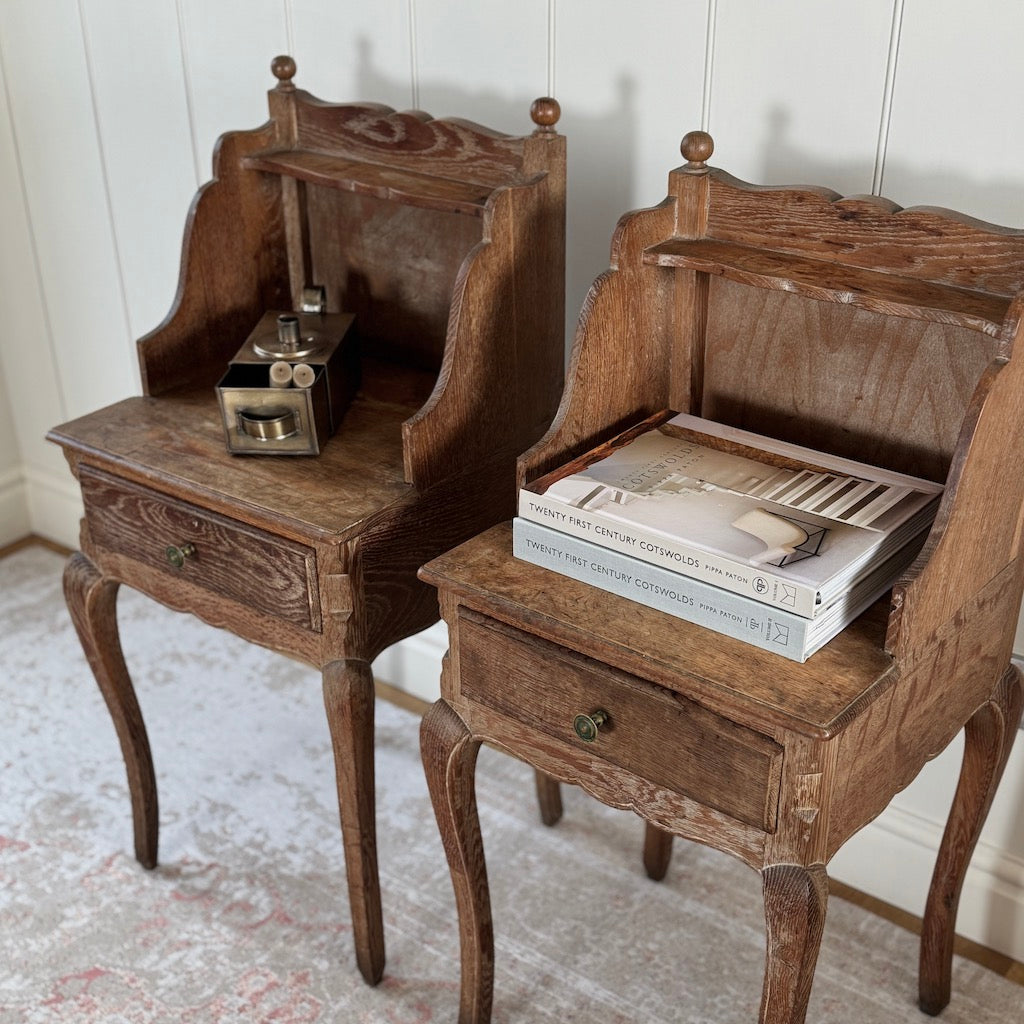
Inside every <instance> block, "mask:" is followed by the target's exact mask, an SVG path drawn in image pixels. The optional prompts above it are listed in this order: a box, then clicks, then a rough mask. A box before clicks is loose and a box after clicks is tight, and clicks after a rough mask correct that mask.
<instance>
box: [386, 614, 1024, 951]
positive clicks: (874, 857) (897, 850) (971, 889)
mask: <svg viewBox="0 0 1024 1024" xmlns="http://www.w3.org/2000/svg"><path fill="white" fill-rule="evenodd" d="M447 646H448V638H447V632H446V630H445V627H444V625H443V624H442V623H438V624H437V625H435V626H432V627H431V628H430V629H428V630H426V631H425V632H423V633H420V634H419V635H417V636H415V637H411V638H410V639H409V640H405V641H403V642H402V643H400V644H396V645H395V646H394V647H391V648H389V649H388V650H387V651H385V652H384V653H383V654H382V655H381V656H380V657H379V658H378V659H377V661H375V662H374V674H375V675H376V676H377V677H378V678H380V679H383V680H385V681H386V682H388V683H391V684H392V685H394V686H396V687H398V688H399V689H402V690H405V691H407V692H409V693H413V694H415V695H416V696H417V697H420V698H421V699H423V700H427V701H434V700H436V699H437V697H438V695H439V692H440V689H439V680H440V672H441V658H442V656H443V655H444V652H445V650H446V649H447ZM961 749H962V747H961V745H959V744H953V745H951V748H950V750H948V751H946V752H945V753H944V754H943V755H941V760H942V761H943V762H944V763H942V764H935V765H929V766H928V769H926V773H922V777H921V778H920V779H919V780H918V782H917V783H915V786H917V789H916V791H915V792H914V793H913V794H910V791H908V794H900V795H899V796H897V798H896V799H895V800H894V801H893V803H892V804H891V805H890V806H889V808H888V809H887V810H886V811H885V812H884V813H883V814H882V815H881V816H880V817H879V818H877V819H876V820H875V821H873V822H872V823H871V824H870V825H868V826H867V827H866V828H864V829H863V830H862V831H861V832H859V833H858V834H857V835H856V836H854V837H853V839H851V840H850V841H849V842H848V843H847V844H846V846H844V847H843V849H842V850H841V851H840V852H839V854H838V855H837V856H836V857H835V858H834V859H833V861H832V863H831V864H830V865H829V873H830V874H831V875H833V876H834V877H835V878H836V879H838V880H839V881H842V882H845V883H846V884H847V885H851V886H853V887H854V888H856V889H859V890H860V891H862V892H865V893H868V894H869V895H871V896H874V897H876V898H877V899H880V900H883V901H885V902H886V903H890V904H892V905H893V906H897V907H899V908H901V909H903V910H906V911H908V912H909V913H911V914H915V915H917V916H920V915H921V913H922V912H923V910H924V904H925V898H926V896H927V893H928V886H929V884H930V881H931V874H932V868H933V867H934V864H935V857H936V854H937V853H938V848H939V843H940V841H941V839H942V831H943V828H944V825H945V814H946V810H947V808H948V804H949V800H950V798H951V796H952V785H951V784H955V778H956V774H957V772H958V770H959V758H960V750H961ZM937 760H939V759H937ZM1019 779H1024V739H1021V740H1019V741H1018V743H1017V745H1016V747H1015V749H1014V750H1013V752H1012V753H1011V757H1010V762H1009V764H1008V765H1007V769H1006V775H1005V781H1004V786H1003V787H1002V789H1001V791H1000V794H999V799H997V801H996V803H995V805H994V806H993V808H992V813H991V814H990V817H989V823H988V825H987V827H986V830H985V834H984V835H983V837H982V840H981V841H980V842H979V843H978V847H977V849H976V850H975V853H974V856H973V858H972V860H971V866H970V869H969V870H968V873H967V878H966V881H965V883H964V889H963V895H962V897H961V901H960V911H959V914H958V917H957V931H958V932H959V934H961V935H963V936H965V937H966V938H969V939H972V940H974V941H975V942H980V943H982V944H983V945H985V946H988V947H989V948H991V949H994V950H996V951H998V952H1000V953H1003V954H1004V955H1006V956H1010V957H1012V958H1013V959H1015V960H1020V961H1024V857H1022V856H1021V852H1024V851H1021V852H1014V851H1013V850H1011V849H1008V848H1004V847H1002V846H1000V845H998V840H999V838H1001V837H1007V841H1008V842H1011V843H1012V842H1013V839H1012V837H1013V836H1019V835H1020V830H1019V828H1017V829H1015V828H1014V824H1013V823H1014V822H1015V821H1016V820H1018V819H1019V817H1020V815H1021V813H1022V812H1021V807H1020V806H1019V805H1020V804H1021V802H1022V795H1024V784H1021V783H1019V782H1018V780H1019ZM523 799H524V800H532V799H533V794H532V793H524V794H523ZM922 803H923V804H925V805H927V806H928V807H929V813H928V815H927V816H924V815H922V814H919V813H915V811H914V810H911V809H909V807H908V806H906V804H911V805H921V804H922ZM932 805H934V813H932V812H931V807H932ZM988 836H996V837H997V841H995V842H993V841H990V840H988V839H987V838H986V837H988Z"/></svg>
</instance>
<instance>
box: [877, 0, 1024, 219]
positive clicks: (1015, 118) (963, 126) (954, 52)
mask: <svg viewBox="0 0 1024 1024" xmlns="http://www.w3.org/2000/svg"><path fill="white" fill-rule="evenodd" d="M1022 41H1024V4H1019V3H989V4H970V5H965V4H962V3H957V2H956V0H905V4H904V11H903V33H902V40H901V43H900V60H899V67H898V69H897V73H896V88H895V92H894V96H893V106H892V122H891V126H890V129H889V145H888V152H887V156H886V165H885V190H886V195H888V196H889V197H890V198H891V199H893V200H895V201H896V202H897V203H900V204H902V205H906V204H907V203H914V204H921V205H931V206H948V207H952V208H953V209H957V210H963V211H965V212H966V213H970V214H971V215H973V216H975V217H979V218H981V219H983V220H989V221H994V222H995V223H997V224H1012V225H1014V226H1016V227H1024V140H1022V139H1021V138H1020V133H1019V132H1017V131H1015V130H1014V129H1015V127H1016V124H1017V123H1018V122H1019V121H1020V112H1021V96H1022V95H1024V65H1022V64H1021V60H1020V49H1021V43H1022Z"/></svg>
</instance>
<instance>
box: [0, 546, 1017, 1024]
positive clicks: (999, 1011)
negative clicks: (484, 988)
mask: <svg viewBox="0 0 1024 1024" xmlns="http://www.w3.org/2000/svg"><path fill="white" fill-rule="evenodd" d="M61 567H62V561H61V559H60V558H59V557H57V556H56V555H53V554H51V553H50V552H48V551H45V550H43V549H41V548H30V549H27V550H23V551H20V552H18V553H16V554H14V555H11V556H9V557H7V558H5V559H2V560H0V623H2V625H3V628H2V636H0V665H2V666H3V674H2V677H0V701H2V706H3V709H4V711H3V715H2V718H0V951H2V955H0V1024H14V1022H18V1024H21V1022H27V1024H42V1022H55V1021H60V1022H72V1021H73V1022H83V1024H86V1022H87V1024H99V1022H103V1024H110V1022H114V1024H155V1022H161V1024H163V1022H183V1024H214V1022H218V1024H220V1022H228V1021H231V1022H236V1021H246V1022H247V1021H261V1022H262V1021H267V1022H270V1021H273V1022H275V1024H299V1022H313V1021H323V1022H328V1021H329V1022H344V1024H355V1022H364V1021H365V1022H374V1024H377V1022H381V1024H426V1022H432V1021H445V1022H454V1021H455V1019H456V1015H457V1006H458V959H457V932H456V926H455V911H454V901H453V897H452V893H451V888H450V884H449V880H448V874H447V869H446V866H445V863H444V858H443V855H442V852H441V844H440V840H439V838H438V836H437V830H436V826H435V823H434V819H433V814H432V812H431V809H430V804H429V800H428V798H427V793H426V786H425V783H424V780H423V774H422V770H421V767H420V762H419V752H418V746H417V742H418V741H417V727H418V722H417V719H416V718H415V717H414V716H413V715H410V714H409V713H407V712H404V711H401V710H398V709H396V708H394V707H393V706H391V705H389V704H386V703H384V702H379V703H378V713H377V714H378V726H377V799H378V813H379V835H380V860H381V882H382V888H383V898H384V908H385V928H386V937H387V943H388V964H387V970H386V975H385V979H384V981H383V982H382V984H381V985H380V986H379V987H378V988H376V989H370V988H368V987H366V986H365V985H364V984H363V983H362V981H361V979H360V978H359V975H358V973H357V971H356V968H355V964H354V958H353V956H352V952H351V936H350V934H349V924H348V908H347V902H346V895H345V888H344V873H343V864H342V852H341V844H340V839H339V830H338V825H337V809H336V805H335V802H334V792H333V771H332V764H331V755H330V745H329V741H328V736H327V728H326V724H325V721H324V716H323V708H322V704H321V698H320V688H319V677H318V675H317V674H316V673H314V672H312V671H311V670H309V669H307V668H305V667H303V666H299V665H296V664H294V663H292V662H290V661H288V660H286V659H284V658H281V657H279V656H277V655H274V654H272V653H269V652H267V651H263V650H260V649H257V648H255V647H253V646H251V645H248V644H245V643H243V642H241V641H238V640H236V639H235V638H234V637H231V636H228V635H227V634H224V633H222V632H219V631H217V630H214V629H210V628H208V627H206V626H204V625H203V624H201V623H199V622H198V621H196V620H194V619H192V618H191V617H189V616H184V615H177V614H174V613H172V612H168V611H165V610H164V609H162V608H160V607H159V606H157V605H156V604H155V603H153V602H151V601H148V600H147V599H145V598H143V597H141V596H139V595H138V594H134V593H132V592H130V591H123V592H122V594H121V598H120V609H119V610H120V619H121V623H122V639H123V644H124V648H125V654H126V657H127V660H128V664H129V666H130V667H131V668H132V670H133V674H134V676H135V678H136V682H137V686H138V692H139V698H140V702H141V704H142V707H143V712H144V714H145V715H146V719H147V723H148V725H149V730H150V740H151V743H152V746H153V751H154V758H155V761H156V766H157V775H158V783H159V786H160V799H161V828H162V832H161V846H160V849H161V864H160V867H159V868H157V870H155V871H152V872H147V871H144V870H143V869H142V868H140V867H139V866H138V865H137V864H136V863H135V861H134V860H133V858H132V854H131V825H130V815H129V805H128V797H127V790H126V786H125V779H124V770H123V766H122V763H121V759H120V753H119V750H118V747H117V742H116V739H115V736H114V732H113V727H112V726H111V724H110V721H109V718H108V717H107V713H106V710H105V708H104V706H103V704H102V701H101V698H100V696H99V693H98V691H97V689H96V686H95V684H94V683H93V681H92V677H91V675H90V674H89V671H88V668H87V666H86V664H85V661H84V659H83V657H82V655H81V652H80V650H79V647H78V643H77V640H76V638H75V636H74V632H73V629H72V627H71V625H70V622H69V620H68V617H67V613H66V611H65V609H64V604H63V599H62V597H61V591H60V573H61ZM478 798H479V803H480V812H481V821H482V825H483V830H484V841H485V844H486V848H487V854H488V868H489V872H490V877H491V885H492V895H493V900H494V918H495V925H496V931H497V939H496V942H497V984H496V994H495V1009H494V1021H495V1024H525V1022H530V1024H546V1022H550V1024H555V1022H566V1021H579V1022H584V1021H585V1022H588V1024H591V1022H593V1024H599V1022H607V1024H633V1022H637V1024H640V1022H642V1024H657V1022H670V1021H671V1022H680V1021H686V1022H708V1024H711V1022H714V1024H732V1022H736V1024H752V1022H753V1021H755V1020H756V1019H757V1007H758V1001H759V996H760V974H761V967H762V957H763V951H764V937H763V922H762V916H761V904H760V887H759V884H758V878H757V876H756V875H755V873H754V872H752V871H750V870H749V869H747V868H745V867H744V866H743V865H741V864H739V863H738V862H734V861H732V860H731V859H729V858H727V857H724V856H722V855H719V854H715V853H712V852H710V851H707V850H704V849H702V848H700V847H698V846H696V845H689V844H684V843H677V844H676V850H675V856H674V860H673V863H672V866H671V868H670V869H669V874H668V877H667V878H666V880H665V881H664V882H662V883H660V884H656V883H653V882H650V881H649V880H647V879H646V877H645V876H644V874H643V870H642V866H641V840H642V829H641V826H640V823H639V821H638V820H637V819H636V818H634V817H633V816H632V815H629V814H627V813H624V812H619V811H613V810H610V809H608V808H605V807H603V806H601V805H599V804H597V803H596V802H594V801H592V800H590V799H589V798H588V797H586V796H585V795H584V794H582V793H581V792H579V791H577V790H569V791H567V792H566V793H565V805H566V813H565V817H564V818H563V820H562V822H561V823H560V824H559V825H558V826H557V827H556V828H554V829H545V828H544V827H543V826H541V825H540V824H538V822H537V816H536V809H535V806H534V798H533V783H532V775H531V773H530V772H529V771H528V770H527V769H526V768H524V767H523V766H522V765H520V764H518V763H516V762H514V761H512V760H510V759H509V758H506V757H503V756H501V755H500V754H498V753H496V752H494V751H492V750H486V749H485V750H483V751H482V752H481V755H480V764H479V769H478ZM916 957H917V944H916V940H915V938H914V937H913V936H912V935H910V934H909V933H907V932H905V931H903V930H901V929H899V928H897V927H896V926H894V925H891V924H888V923H887V922H885V921H882V920H880V919H878V918H876V917H874V916H872V915H871V914H869V913H867V912H865V911H863V910H861V909H859V908H857V907H854V906H851V905H850V904H847V903H844V902H843V901H842V900H839V899H833V900H832V901H831V903H830V905H829V916H828V923H827V927H826V932H825V940H824V944H823V949H822V954H821V958H820V961H819V967H818V974H817V980H816V983H815V988H814V993H813V996H812V999H811V1009H810V1013H809V1016H808V1019H809V1020H810V1021H813V1022H825V1024H853V1022H856V1024H902V1022H914V1024H917V1022H920V1021H923V1020H925V1019H926V1018H924V1017H923V1016H922V1015H921V1014H920V1013H919V1012H918V1010H917V1008H916V1005H915V1002H914V999H915V991H916V980H915V974H916ZM953 991H954V995H953V1002H952V1004H951V1005H950V1007H949V1008H948V1009H947V1010H946V1012H945V1013H944V1015H943V1018H942V1019H943V1020H945V1021H946V1022H947V1024H967V1022H970V1024H1011V1022H1013V1024H1019V1022H1020V1020H1021V1019H1022V1012H1024V989H1022V988H1020V987H1019V986H1016V985H1014V984H1012V983H1011V982H1008V981H1005V980H1003V979H1001V978H999V977H998V976H996V975H995V974H992V973H991V972H989V971H987V970H985V969H984V968H981V967H978V966H976V965H974V964H972V963H969V962H967V961H964V960H960V959H958V960H957V961H956V965H955V972H954V979H953Z"/></svg>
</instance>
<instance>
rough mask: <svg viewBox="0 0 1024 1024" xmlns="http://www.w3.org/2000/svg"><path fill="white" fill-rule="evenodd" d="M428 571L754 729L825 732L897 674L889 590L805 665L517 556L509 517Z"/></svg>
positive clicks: (485, 606)
mask: <svg viewBox="0 0 1024 1024" xmlns="http://www.w3.org/2000/svg"><path fill="white" fill-rule="evenodd" d="M420 577H421V578H422V579H424V580H426V581H427V582H428V583H431V584H433V585H434V586H437V587H439V588H442V589H450V590H452V591H453V592H455V593H456V594H458V595H460V596H461V597H462V598H463V599H464V600H466V602H467V603H468V604H470V605H471V606H473V607H475V608H477V609H478V610H481V611H484V612H486V613H488V614H493V615H494V616H495V617H497V618H503V619H505V620H506V621H508V622H511V623H514V624H520V623H525V624H528V627H529V628H530V629H531V630H534V631H535V632H536V633H537V634H538V635H541V636H544V637H546V638H547V639H549V640H553V641H554V642H556V643H564V644H568V645H569V646H572V647H574V648H575V649H576V650H579V651H581V652H583V653H585V654H587V655H589V656H590V657H592V658H595V659H597V660H599V661H604V662H606V663H607V664H610V665H615V666H616V667H618V668H621V669H623V670H625V671H627V672H632V673H634V674H636V675H639V676H641V677H643V678H646V679H649V680H651V681H653V682H655V683H658V684H660V685H662V686H665V687H667V688H668V689H671V690H675V691H677V692H679V693H685V694H686V695H688V696H690V697H692V698H694V699H697V700H698V701H700V702H701V703H703V704H704V705H705V706H706V707H708V708H710V709H712V710H715V711H718V712H720V713H722V714H725V715H728V716H729V717H731V718H732V719H733V720H734V721H738V722H741V723H742V724H745V725H748V726H750V727H752V728H760V729H762V730H764V729H765V728H769V727H773V726H774V727H781V728H789V729H794V730H796V731H797V732H799V733H802V734H806V735H812V736H819V737H827V736H829V735H832V734H834V733H835V732H836V731H838V729H839V728H840V727H841V725H842V723H843V721H846V720H848V717H849V715H850V714H851V712H853V711H854V710H856V709H857V708H860V707H861V706H866V705H867V704H869V703H870V702H872V701H873V700H874V699H875V698H876V697H877V696H879V695H880V694H881V693H882V692H884V691H885V689H887V688H888V686H889V685H890V684H891V683H892V682H894V680H895V672H894V668H893V664H894V663H893V660H892V658H891V657H890V656H889V655H887V654H886V653H885V651H884V650H883V646H882V645H883V642H884V638H885V626H886V616H887V614H888V609H889V601H888V595H886V596H885V597H884V598H883V599H880V600H879V601H877V602H876V603H875V604H874V605H873V606H872V607H871V608H870V609H868V611H866V612H865V613H864V614H863V615H861V616H860V618H858V619H857V620H856V621H855V622H853V623H851V624H850V625H849V626H848V627H847V628H846V629H845V630H843V632H842V633H840V634H839V635H838V636H837V637H835V638H834V639H833V640H832V641H830V642H829V643H828V644H826V645H825V646H824V647H823V648H822V649H821V650H819V651H818V652H817V653H816V654H814V655H812V656H811V657H810V658H809V659H808V660H807V661H806V662H805V663H804V664H802V665H801V664H798V663H796V662H794V661H790V660H788V659H785V658H783V657H781V656H780V655H778V654H773V653H771V652H768V651H763V650H761V649H760V648H758V647H754V646H752V645H750V644H746V643H743V642H742V641H740V640H733V639H731V638H729V637H726V636H722V635H720V634H718V633H714V632H712V631H710V630H708V629H705V628H703V627H701V626H697V625H693V624H692V623H689V622H685V621H683V620H682V619H678V618H676V617H675V616H672V615H668V614H667V613H665V612H660V611H656V610H654V609H651V608H647V607H645V606H643V605H640V604H637V603H635V602H633V601H627V600H626V599H625V598H621V597H618V596H616V595H614V594H611V593H607V592H605V591H603V590H600V589H598V588H596V587H592V586H589V585H587V584H585V583H579V582H577V581H575V580H571V579H568V578H567V577H564V576H560V575H558V574H557V573H554V572H551V571H550V570H548V569H543V568H541V567H539V566H535V565H532V564H531V563H529V562H524V561H522V560H520V559H517V558H513V557H512V529H511V524H509V523H504V524H502V525H500V526H496V527H494V528H493V529H491V530H488V531H487V532H486V533H483V534H480V535H479V536H477V537H475V538H473V539H472V540H470V541H468V542H467V543H465V544H462V545H461V546H459V547H457V548H455V549H454V550H453V551H449V552H448V553H446V554H444V555H442V556H441V557H440V558H436V559H434V560H433V561H432V562H429V563H428V564H427V565H426V566H424V568H423V569H422V570H421V571H420ZM552 684H553V685H555V682H554V681H553V683H552Z"/></svg>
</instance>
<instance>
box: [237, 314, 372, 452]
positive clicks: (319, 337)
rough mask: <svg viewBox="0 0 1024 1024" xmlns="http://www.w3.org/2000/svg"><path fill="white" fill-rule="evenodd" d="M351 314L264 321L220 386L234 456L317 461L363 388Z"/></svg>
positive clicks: (268, 316) (268, 317)
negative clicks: (303, 457)
mask: <svg viewBox="0 0 1024 1024" xmlns="http://www.w3.org/2000/svg"><path fill="white" fill-rule="evenodd" d="M353 319H354V318H353V317H352V315H351V314H349V313H306V312H302V313H290V312H270V313H266V314H265V315H264V316H263V318H262V319H261V320H260V322H259V323H258V324H257V325H256V327H255V329H254V330H253V332H252V334H250V335H249V337H248V338H247V339H246V342H245V344H244V345H243V346H242V347H241V348H240V349H239V350H238V352H237V353H236V355H235V357H234V359H232V360H231V362H230V363H229V364H228V370H227V373H226V374H225V375H224V377H223V378H222V379H221V381H220V383H219V384H218V385H217V397H218V400H219V402H220V409H221V416H222V418H223V420H224V433H225V435H226V437H227V445H228V451H229V452H232V453H234V454H238V455H242V454H245V455H319V454H320V450H321V448H322V447H323V445H324V444H325V443H326V442H327V439H328V438H329V437H330V436H331V435H332V434H333V433H334V431H335V430H337V429H338V426H339V424H340V423H341V420H342V417H343V416H344V415H345V411H346V410H347V409H348V407H349V405H350V403H351V402H352V399H353V397H354V396H355V393H356V391H357V389H358V387H359V352H358V345H357V342H356V337H355V331H353V330H352V322H353Z"/></svg>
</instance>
